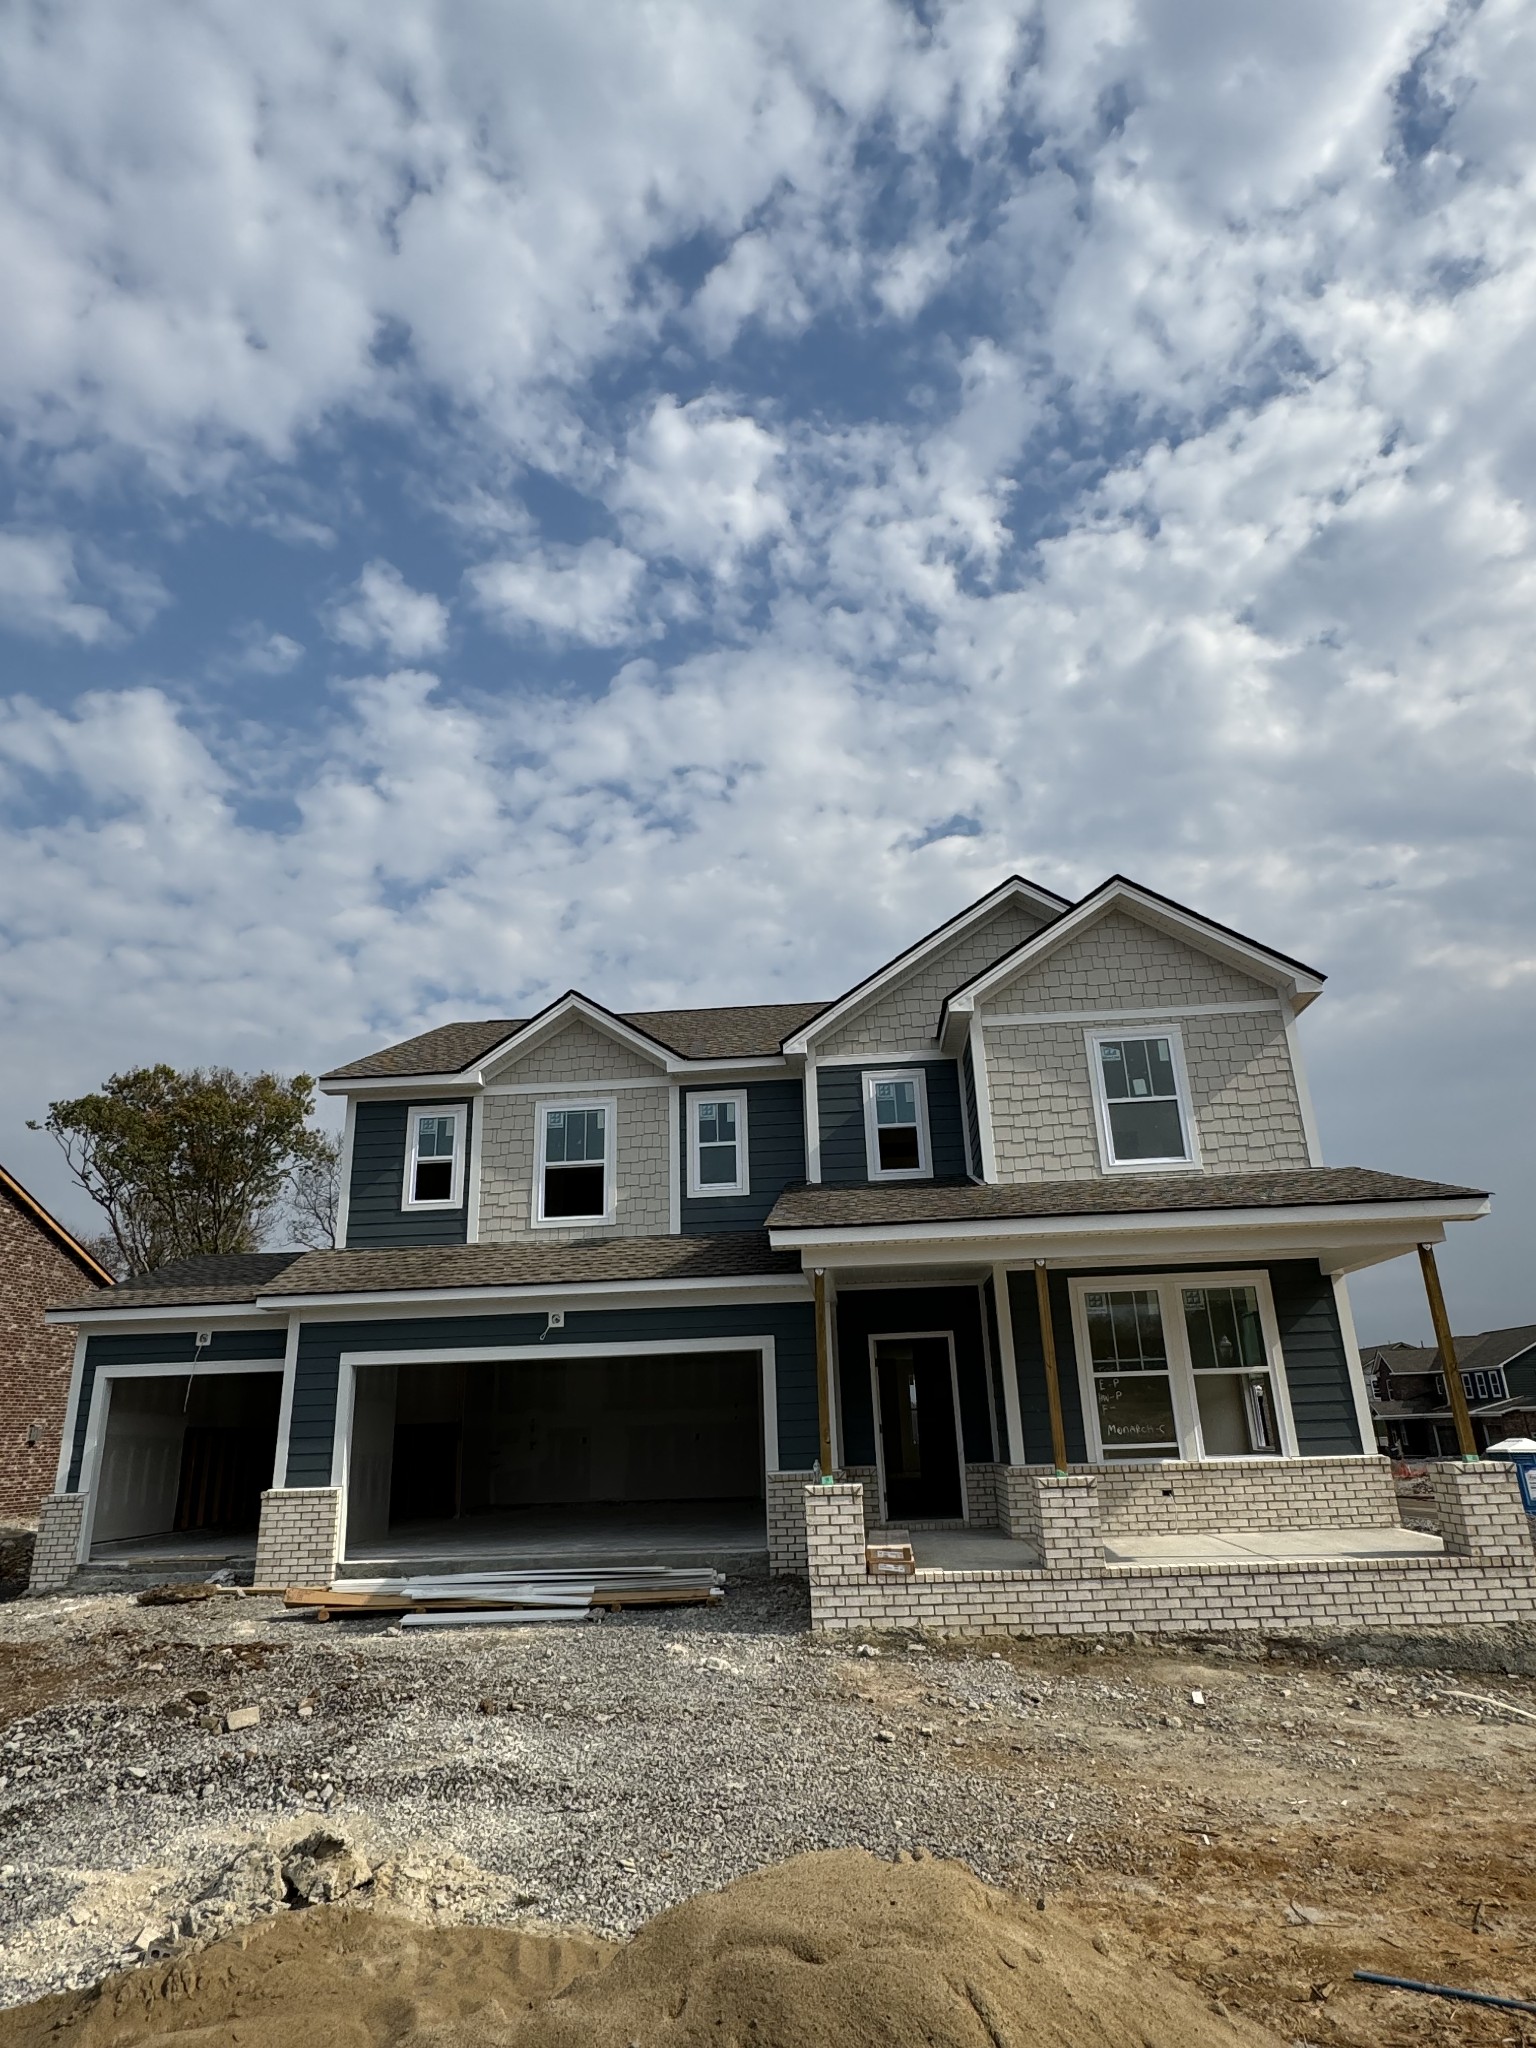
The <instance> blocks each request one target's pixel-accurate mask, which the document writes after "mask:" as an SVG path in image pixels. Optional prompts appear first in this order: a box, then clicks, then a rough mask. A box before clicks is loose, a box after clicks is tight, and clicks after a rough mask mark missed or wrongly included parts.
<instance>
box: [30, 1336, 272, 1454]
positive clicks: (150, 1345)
mask: <svg viewBox="0 0 1536 2048" xmlns="http://www.w3.org/2000/svg"><path fill="white" fill-rule="evenodd" d="M287 1340H288V1332H287V1329H286V1327H285V1326H284V1325H282V1324H278V1325H277V1326H276V1327H275V1328H273V1329H270V1330H219V1331H216V1332H215V1334H214V1339H213V1342H212V1343H211V1344H210V1345H209V1346H208V1348H207V1349H206V1350H205V1351H204V1352H203V1353H202V1362H205V1363H207V1364H209V1365H218V1364H223V1363H230V1362H233V1361H235V1360H238V1359H247V1358H248V1359H252V1360H256V1359H268V1358H276V1359H281V1358H282V1355H283V1349H284V1346H285V1345H286V1343H287ZM195 1349H196V1340H195V1336H194V1333H193V1332H192V1331H191V1330H181V1331H178V1332H177V1333H176V1334H175V1335H174V1336H159V1337H154V1336H150V1335H148V1334H143V1335H141V1334H140V1333H139V1332H138V1331H133V1332H128V1331H124V1332H122V1333H121V1334H118V1335H108V1334H107V1333H106V1332H103V1333H102V1334H101V1335H100V1336H94V1337H87V1339H86V1340H85V1365H84V1369H83V1371H82V1373H81V1377H80V1401H79V1405H78V1407H77V1408H76V1409H75V1436H74V1445H73V1448H72V1449H71V1451H70V1454H69V1478H68V1480H67V1482H66V1484H65V1491H66V1492H67V1493H73V1492H74V1491H75V1490H76V1489H77V1488H78V1486H79V1484H80V1467H81V1465H82V1463H83V1461H84V1458H85V1433H86V1430H87V1428H88V1427H89V1425H90V1419H91V1395H92V1394H93V1392H94V1391H95V1387H96V1375H97V1373H98V1372H99V1371H100V1370H101V1368H102V1367H103V1366H108V1365H163V1366H164V1367H165V1370H166V1372H167V1374H171V1373H176V1372H186V1371H187V1370H188V1368H189V1367H190V1366H191V1364H192V1357H193V1353H194V1351H195Z"/></svg>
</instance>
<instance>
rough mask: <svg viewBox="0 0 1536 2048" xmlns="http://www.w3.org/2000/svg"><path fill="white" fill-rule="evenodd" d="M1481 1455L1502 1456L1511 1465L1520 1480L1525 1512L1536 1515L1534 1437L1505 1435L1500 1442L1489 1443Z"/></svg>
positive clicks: (1535, 1448) (1535, 1449)
mask: <svg viewBox="0 0 1536 2048" xmlns="http://www.w3.org/2000/svg"><path fill="white" fill-rule="evenodd" d="M1483 1456H1484V1457H1485V1458H1502V1459H1503V1460H1504V1462H1505V1463H1506V1464H1509V1465H1513V1466H1514V1468H1515V1471H1516V1473H1517V1474H1518V1476H1519V1480H1520V1498H1521V1499H1522V1500H1523V1501H1524V1502H1525V1512H1526V1513H1527V1514H1528V1515H1536V1437H1529V1436H1507V1437H1505V1439H1504V1441H1503V1442H1502V1443H1497V1444H1490V1445H1489V1446H1488V1448H1487V1450H1486V1451H1484V1453H1483Z"/></svg>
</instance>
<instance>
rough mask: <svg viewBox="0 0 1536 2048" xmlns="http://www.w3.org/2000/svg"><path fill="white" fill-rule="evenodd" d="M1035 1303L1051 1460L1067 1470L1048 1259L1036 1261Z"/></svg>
mask: <svg viewBox="0 0 1536 2048" xmlns="http://www.w3.org/2000/svg"><path fill="white" fill-rule="evenodd" d="M1035 1301H1036V1304H1037V1306H1038V1308H1039V1311H1040V1349H1041V1352H1042V1354H1043V1356H1044V1359H1045V1398H1046V1403H1047V1405H1048V1406H1049V1408H1050V1411H1051V1457H1052V1459H1053V1460H1054V1462H1055V1466H1056V1470H1057V1471H1058V1472H1065V1471H1066V1469H1067V1432H1066V1427H1065V1425H1064V1424H1063V1422H1062V1419H1061V1381H1060V1380H1059V1379H1058V1378H1057V1376H1056V1327H1055V1325H1054V1323H1052V1321H1051V1283H1050V1279H1049V1277H1048V1275H1047V1273H1046V1270H1045V1261H1044V1259H1036V1261H1035Z"/></svg>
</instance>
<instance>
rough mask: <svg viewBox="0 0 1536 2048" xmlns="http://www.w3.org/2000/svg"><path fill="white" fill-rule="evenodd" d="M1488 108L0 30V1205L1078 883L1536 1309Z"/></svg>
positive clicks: (811, 988) (1415, 27)
mask: <svg viewBox="0 0 1536 2048" xmlns="http://www.w3.org/2000/svg"><path fill="white" fill-rule="evenodd" d="M1533 102H1536V16H1533V14H1532V11H1531V9H1530V8H1529V7H1528V6H1526V5H1523V4H1522V0H1484V4H1482V5H1481V6H1470V5H1463V4H1460V0H1452V4H1445V0H1342V4H1341V0H1289V4H1287V5H1286V6H1284V7H1272V8H1261V9H1247V8H1233V7H1232V6H1231V5H1230V4H1228V0H1141V4H1137V0H1047V4H1044V5H1041V6H1038V7H1029V6H1019V5H1006V4H1000V0H955V4H949V5H946V4H943V0H913V4H910V5H900V4H894V0H839V4H838V5H836V6H828V5H826V4H825V0H763V4H760V5H759V4H755V0H733V4H732V5H731V6H729V7H722V6H719V5H718V4H713V0H701V4H692V0H590V4H588V5H585V6H582V7H571V6H569V5H562V4H559V0H550V4H541V0H513V4H508V0H483V4H482V0H451V4H443V5H434V4H431V0H405V4H402V5H398V6H391V7H381V6H378V5H373V4H368V0H315V4H310V5H307V6H305V7H302V8H300V7H283V8H270V7H268V8H253V7H251V6H249V5H244V4H237V0H231V4H222V5H221V4H199V0H176V4H157V0H141V4H138V5H136V6H134V7H133V8H123V7H120V6H117V5H114V4H112V0H93V4H87V5H71V4H59V5H46V6H29V5H28V4H26V0H16V4H15V5H13V6H11V7H9V8H8V9H6V10H5V14H4V18H3V25H0V266H3V282H0V303H3V304H4V306H5V309H6V310H5V312H4V314H3V316H0V422H3V426H0V431H3V435H4V441H3V451H4V459H5V465H6V492H5V497H4V501H3V504H0V648H3V664H4V671H3V678H0V947H3V969H0V1018H3V1047H4V1058H3V1060H0V1158H3V1159H4V1160H5V1162H6V1163H7V1164H8V1165H10V1166H11V1168H12V1169H13V1171H16V1172H19V1173H20V1174H21V1175H22V1176H23V1177H24V1178H26V1179H27V1180H28V1181H30V1182H31V1183H32V1184H33V1185H35V1186H36V1187H37V1189H38V1191H39V1192H40V1193H42V1194H44V1195H45V1197H46V1198H50V1199H53V1200H55V1201H57V1202H58V1203H59V1205H60V1207H61V1209H62V1211H63V1213H64V1214H65V1215H66V1216H67V1217H69V1218H71V1219H72V1220H75V1221H77V1222H80V1223H84V1222H86V1221H87V1220H88V1219H87V1217H86V1216H85V1215H84V1214H83V1213H82V1205H81V1204H80V1202H79V1201H78V1200H77V1199H75V1198H73V1197H71V1195H70V1192H69V1189H68V1186H67V1184H66V1183H65V1182H64V1181H63V1179H62V1178H61V1177H60V1173H59V1171H58V1169H57V1167H56V1165H55V1163H54V1160H53V1156H52V1152H51V1147H50V1145H49V1143H48V1141H47V1140H46V1139H45V1138H42V1137H38V1136H35V1135H32V1134H29V1133H28V1132H27V1131H26V1130H25V1128H24V1120H25V1118H26V1117H28V1116H29V1115H38V1114H41V1113H42V1112H43V1111H44V1110H45V1108H46V1104H47V1103H48V1101H49V1100H50V1098H53V1097H56V1096H60V1095H63V1094H69V1093H74V1092H77V1091H79V1090H82V1089H84V1088H86V1087H89V1086H92V1085H95V1084H96V1083H97V1082H98V1081H99V1080H101V1079H102V1078H103V1077H104V1076H105V1075H106V1074H107V1073H108V1072H109V1071H111V1070H112V1069H113V1068H115V1067H120V1066H123V1065H125V1064H128V1063H131V1062H135V1061H138V1060H140V1059H149V1058H156V1057H163V1058H167V1059H170V1060H173V1061H176V1062H188V1061H193V1060H213V1059H220V1060H227V1061H229V1062H231V1063H233V1064H235V1065H238V1066H242V1067H256V1066H267V1065H270V1066H277V1067H283V1068H294V1067H298V1066H301V1065H302V1066H308V1067H309V1068H310V1069H311V1070H317V1069H318V1068H320V1067H322V1066H326V1065H330V1064H333V1063H335V1062H336V1061H338V1060H341V1059H344V1058H347V1057H349V1056H351V1055H353V1054H355V1053H357V1052H360V1051H362V1050H364V1049H366V1048H367V1047H368V1046H369V1045H371V1044H375V1043H379V1042H382V1041H385V1040H388V1039H390V1038H394V1037H398V1036H402V1035H404V1034H406V1033H408V1032H410V1031H414V1030H417V1029H420V1028H422V1027H423V1026H425V1025H427V1024H430V1023H434V1022H439V1021H441V1020H443V1019H445V1018H449V1017H453V1016H463V1015H471V1016H473V1015H477V1014H506V1013H508V1012H512V1013H517V1012H519V1011H526V1010H527V1009H528V1008H530V1007H532V1006H534V1005H536V1004H538V1003H539V1002H541V1001H542V1000H544V999H547V998H548V997H549V996H550V995H551V994H552V993H554V992H557V991H558V990H559V989H561V988H563V987H565V986H566V985H568V984H570V983H572V982H574V983H578V984H580V985H581V986H582V987H584V988H586V989H587V990H589V991H590V992H591V993H592V994H594V995H596V996H598V997H600V998H602V999H603V1000H605V1001H607V1002H609V1003H612V1004H614V1005H616V1006H619V1007H629V1006H645V1005H659V1004H663V1003H668V1002H673V1001H683V1000H695V1001H752V1000H774V999H787V998H799V997H819V996H823V995H828V994H831V993H833V992H835V991H836V990H838V989H839V988H841V987H843V986H846V985H847V984H848V983H849V982H850V981H852V980H853V979H855V978H857V977H858V976H859V975H860V974H862V973H863V972H864V971H865V970H866V969H867V968H869V967H870V966H872V965H873V964H875V963H876V962H877V961H879V960H880V959H881V958H883V957H884V956H886V955H888V954H889V953H890V952H892V951H894V950H895V949H896V948H898V947H899V946H900V945H902V944H903V943H905V942H906V941H907V939H909V938H910V937H911V936H912V935H913V934H914V932H916V931H917V930H920V929H922V928H924V927H926V926H927V925H929V924H931V923H933V922H935V921H936V920H937V919H939V918H940V917H942V916H944V915H946V914H947V913H948V912H950V911H951V910H953V909H955V908H956V907H958V906H959V905H960V904H961V903H963V902H965V901H967V900H968V899H969V898H971V897H972V896H974V895H976V894H978V893H980V892H981V891H982V890H983V889H984V888H986V887H988V886H989V885H990V884H991V883H992V882H993V881H994V880H995V879H997V878H998V876H999V875H1000V874H1001V873H1003V872H1005V871H1007V870H1009V869H1011V868H1019V869H1022V870H1023V871H1024V872H1025V873H1027V874H1029V875H1031V876H1034V877H1036V878H1037V879H1039V880H1040V881H1042V882H1045V883H1047V884H1049V885H1050V886H1052V887H1053V888H1056V889H1059V890H1062V891H1064V892H1067V893H1070V894H1077V893H1079V892H1081V891H1082V890H1083V889H1085V888H1088V887H1090V886H1092V885H1093V884H1094V883H1095V882H1097V881H1098V880H1100V879H1101V878H1102V877H1103V876H1104V875H1105V874H1107V873H1109V872H1110V871H1112V870H1114V869H1121V870H1124V871H1126V872H1128V873H1130V874H1132V875H1135V876H1136V877H1138V878H1139V879H1142V880H1144V881H1146V882H1148V883H1150V884H1151V885H1152V886H1154V887H1156V888H1158V889H1161V890H1164V891H1166V892H1167V893H1169V894H1171V895H1174V896H1177V897H1179V898H1181V899H1183V900H1185V901H1188V902H1190V903H1193V904H1195V905H1196V906H1198V907H1200V908H1203V909H1205V910H1207V911H1209V912H1210V913H1212V914H1213V915H1214V916H1216V917H1218V918H1221V919H1222V920H1224V921H1226V922H1228V923H1231V924H1235V925H1237V926H1239V927H1240V928H1242V929H1244V930H1247V931H1251V932H1253V933H1255V934H1256V935H1258V936H1260V937H1262V938H1265V939H1267V940H1268V941H1270V942H1271V943H1273V944H1274V945H1277V946H1279V947H1280V948H1282V949H1283V950H1285V951H1288V952H1291V953H1295V954H1299V955H1300V956H1302V957H1303V958H1305V959H1308V960H1311V961H1314V962H1316V963H1317V964H1318V965H1319V966H1321V967H1323V968H1325V969H1326V970H1327V971H1328V972H1329V974H1330V976H1331V980H1330V985H1329V989H1328V992H1327V993H1326V995H1325V996H1324V998H1323V1000H1322V1001H1321V1002H1319V1003H1318V1004H1317V1005H1316V1006H1315V1008H1314V1009H1313V1010H1312V1011H1311V1012H1310V1014H1309V1016H1308V1018H1307V1020H1306V1023H1305V1025H1304V1027H1303V1028H1304V1036H1305V1040H1306V1043H1307V1046H1308V1048H1309V1054H1310V1060H1311V1066H1312V1079H1313V1087H1314V1092H1315V1094H1316V1096H1317V1098H1318V1108H1319V1115H1320V1120H1321V1123H1322V1128H1323V1138H1324V1144H1325V1148H1326V1152H1327V1156H1328V1158H1329V1159H1330V1160H1332V1161H1335V1162H1339V1163H1344V1162H1355V1163H1362V1164H1368V1165H1374V1166H1381V1167H1387V1168H1396V1169H1402V1170H1407V1171H1410V1172H1415V1173H1424V1174H1430V1175H1439V1176H1443V1177H1446V1178H1451V1179H1456V1180H1462V1181H1472V1182H1475V1183H1477V1184H1478V1185H1482V1186H1487V1187H1491V1188H1493V1189H1495V1190H1497V1191H1498V1192H1499V1195H1500V1202H1499V1205H1498V1209H1497V1214H1496V1217H1495V1220H1494V1221H1492V1222H1490V1223H1484V1224H1480V1225H1478V1226H1476V1227H1475V1228H1473V1229H1471V1230H1464V1231H1462V1232H1461V1234H1460V1236H1459V1238H1458V1239H1457V1241H1456V1242H1454V1244H1453V1245H1452V1246H1451V1247H1450V1248H1448V1250H1447V1252H1446V1254H1445V1255H1444V1261H1443V1264H1444V1271H1445V1275H1446V1280H1447V1286H1448V1291H1449V1293H1450V1297H1451V1305H1452V1311H1453V1315H1454V1317H1455V1320H1456V1321H1457V1323H1458V1324H1460V1325H1461V1326H1463V1327H1469V1328H1476V1327H1482V1326H1487V1325H1490V1324H1493V1323H1497V1322H1514V1321H1525V1320H1536V1278H1533V1277H1532V1271H1531V1259H1530V1224H1531V1214H1532V1200H1533V1195H1536V1165H1533V1152H1536V1147H1533V1144H1532V1129H1533V1122H1536V1116H1533V1112H1536V1086H1533V1080H1532V1068H1533V1023H1536V945H1533V913H1536V880H1533V860H1532V853H1533V836H1536V834H1533V822H1532V821H1533V798H1536V787H1533V775H1532V769H1533V746H1532V741H1533V724H1536V693H1533V679H1532V661H1533V650H1536V553H1533V546H1532V538H1533V536H1532V512H1531V502H1532V491H1533V485H1536V377H1533V375H1532V365H1533V363H1536V317H1533V315H1536V140H1533V130H1532V124H1531V120H1530V108H1531V106H1532V104H1533ZM1355 1294H1356V1301H1357V1307H1358V1312H1359V1320H1360V1324H1361V1329H1362V1333H1363V1334H1365V1335H1367V1336H1391V1335H1394V1334H1402V1335H1407V1336H1413V1335H1417V1334H1420V1333H1422V1332H1423V1330H1424V1329H1425V1327H1426V1321H1427V1319H1426V1317H1425V1314H1424V1311H1423V1308H1422V1303H1421V1299H1420V1296H1419V1292H1418V1282H1417V1276H1416V1273H1414V1272H1412V1271H1410V1270H1408V1269H1407V1268H1406V1267H1403V1268H1392V1269H1389V1270H1388V1271H1387V1272H1386V1273H1385V1274H1382V1275H1379V1276H1371V1277H1367V1278H1365V1279H1363V1280H1361V1281H1359V1282H1357V1283H1356V1286H1355Z"/></svg>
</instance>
